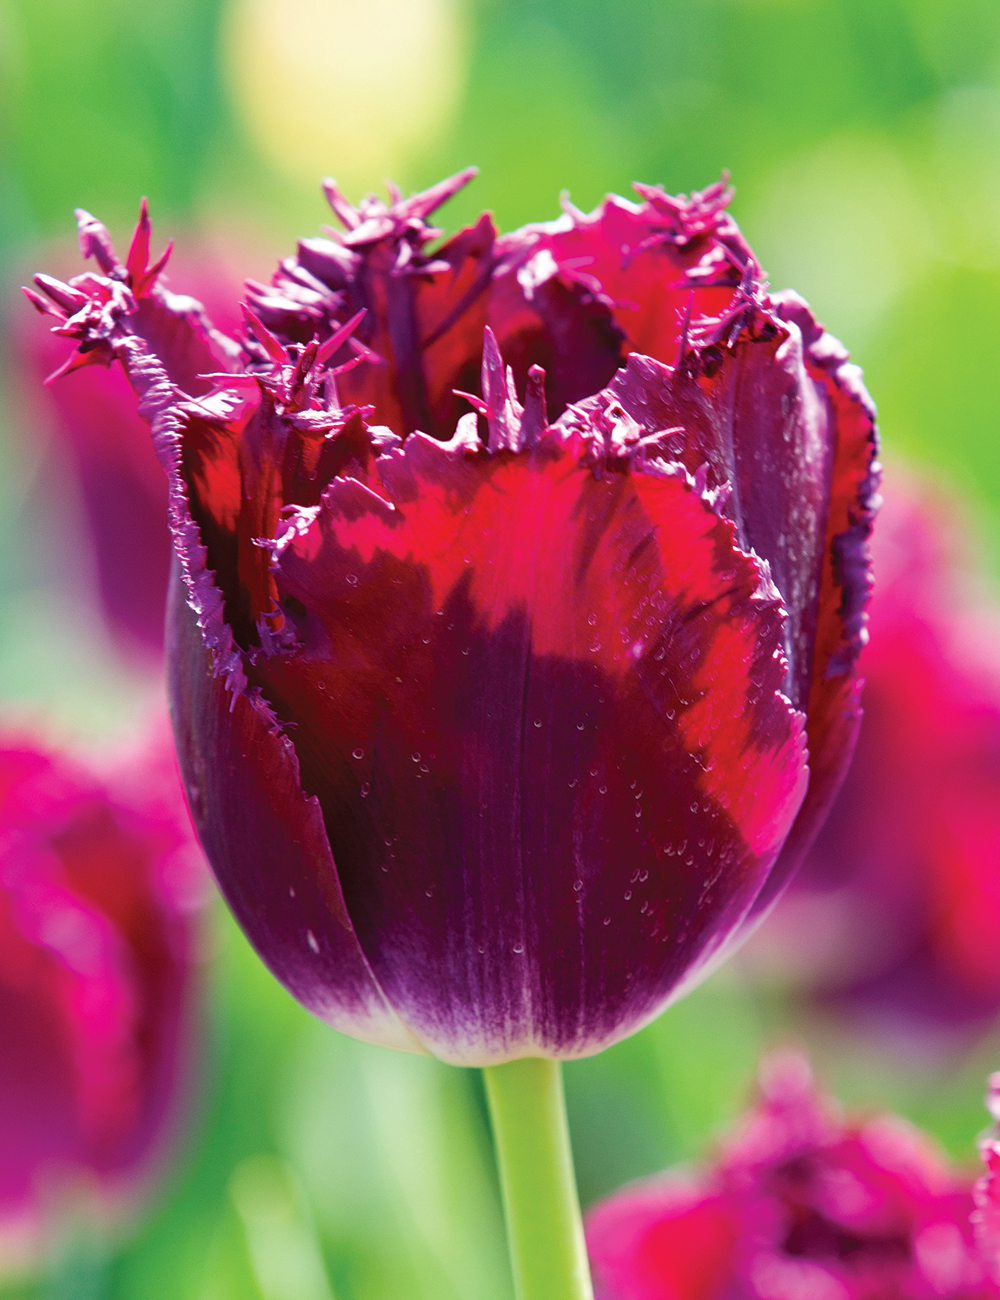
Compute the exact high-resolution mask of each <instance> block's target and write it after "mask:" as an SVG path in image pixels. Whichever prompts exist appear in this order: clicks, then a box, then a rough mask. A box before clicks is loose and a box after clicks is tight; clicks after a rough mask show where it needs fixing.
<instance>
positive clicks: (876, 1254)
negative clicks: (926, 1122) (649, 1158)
mask: <svg viewBox="0 0 1000 1300" xmlns="http://www.w3.org/2000/svg"><path fill="white" fill-rule="evenodd" d="M970 1183H971V1180H970V1179H966V1178H963V1177H962V1176H961V1175H960V1174H958V1173H957V1172H954V1171H952V1170H951V1169H949V1168H948V1166H947V1165H946V1163H945V1161H944V1159H943V1158H942V1156H941V1155H940V1154H939V1153H938V1152H937V1151H936V1149H935V1148H934V1146H933V1145H932V1144H931V1142H930V1140H929V1139H928V1138H926V1137H925V1136H924V1135H923V1134H921V1133H920V1132H918V1131H917V1130H916V1129H914V1128H911V1127H910V1126H909V1125H908V1124H906V1123H905V1122H904V1121H903V1120H901V1119H899V1118H897V1117H896V1116H892V1115H876V1116H871V1117H867V1118H863V1119H854V1120H844V1119H843V1118H842V1117H841V1115H840V1114H839V1113H838V1111H837V1109H836V1108H835V1107H833V1106H832V1105H831V1104H830V1103H829V1102H827V1101H825V1100H824V1099H822V1098H821V1097H819V1096H818V1095H817V1093H816V1091H815V1089H814V1087H813V1085H812V1081H811V1078H810V1074H809V1068H808V1066H807V1065H806V1063H805V1061H804V1060H803V1059H802V1058H801V1057H799V1056H797V1055H795V1054H791V1053H789V1054H781V1055H778V1056H775V1057H773V1058H771V1059H770V1060H769V1061H767V1062H765V1065H764V1068H763V1071H762V1076H761V1097H760V1100H759V1101H758V1103H757V1105H756V1106H755V1108H754V1109H752V1110H751V1111H750V1112H749V1114H748V1115H747V1116H745V1117H744V1119H743V1120H742V1122H741V1124H740V1126H739V1128H738V1129H737V1131H736V1133H735V1134H733V1135H731V1136H730V1137H729V1138H728V1139H727V1140H726V1141H725V1142H724V1144H723V1146H722V1149H721V1151H720V1152H719V1153H718V1155H717V1157H716V1159H715V1161H714V1162H713V1164H712V1165H711V1166H709V1167H704V1168H700V1169H694V1170H692V1169H685V1170H678V1171H677V1172H676V1173H672V1174H667V1175H665V1176H662V1177H660V1178H657V1179H652V1180H649V1181H648V1182H645V1183H638V1184H635V1185H634V1186H632V1187H626V1188H623V1189H622V1190H621V1191H619V1192H616V1193H615V1194H614V1195H613V1196H611V1197H610V1198H609V1199H608V1200H607V1201H605V1202H603V1203H602V1204H600V1205H598V1206H597V1207H596V1208H595V1209H594V1210H592V1211H591V1213H590V1215H589V1222H588V1229H587V1241H588V1245H589V1248H590V1256H591V1261H592V1264H593V1269H594V1278H595V1286H596V1295H597V1300H806V1297H808V1300H930V1298H931V1297H936V1300H996V1297H998V1296H1000V1287H998V1286H997V1285H996V1283H995V1282H994V1281H993V1279H992V1276H991V1271H990V1257H989V1253H988V1248H989V1245H992V1248H993V1250H994V1252H995V1249H996V1246H995V1240H994V1239H995V1236H996V1229H995V1225H992V1221H990V1225H991V1226H987V1222H986V1219H981V1222H980V1223H979V1224H977V1231H976V1235H975V1236H974V1233H973V1225H972V1223H971V1222H970V1215H971V1213H972V1211H973V1192H972V1189H971V1186H970ZM975 1194H976V1200H977V1202H978V1203H979V1205H980V1206H981V1207H982V1206H984V1205H986V1204H987V1202H988V1200H989V1197H990V1196H991V1195H992V1192H991V1191H989V1190H988V1189H987V1188H986V1186H985V1180H984V1183H982V1184H980V1185H979V1186H978V1187H977V1190H976V1193H975ZM988 1212H989V1213H992V1211H991V1210H990V1211H988ZM991 1234H992V1235H991ZM977 1238H978V1239H977Z"/></svg>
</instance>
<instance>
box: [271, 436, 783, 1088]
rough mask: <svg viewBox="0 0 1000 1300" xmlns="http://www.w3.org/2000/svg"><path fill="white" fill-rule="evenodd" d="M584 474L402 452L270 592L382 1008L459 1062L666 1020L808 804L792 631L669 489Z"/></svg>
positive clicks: (561, 439) (529, 455) (283, 711)
mask: <svg viewBox="0 0 1000 1300" xmlns="http://www.w3.org/2000/svg"><path fill="white" fill-rule="evenodd" d="M585 453H586V447H585V445H584V442H583V440H582V439H581V438H580V437H579V436H578V435H577V434H562V433H560V431H558V430H556V431H553V432H552V433H550V435H548V436H547V438H546V439H544V440H543V442H542V444H541V445H540V447H539V448H538V449H536V450H535V451H532V452H526V453H522V454H520V455H516V456H513V455H510V454H509V453H501V454H499V455H497V456H494V457H487V456H486V455H485V454H477V453H475V452H472V453H470V452H469V450H468V449H461V448H459V447H457V446H456V447H455V448H446V447H444V446H442V445H441V444H440V443H436V442H434V441H433V440H431V439H429V438H426V437H424V436H423V435H413V436H411V438H410V439H408V440H407V442H406V443H405V444H404V446H403V448H402V449H400V450H398V451H396V452H393V453H391V454H390V455H388V456H386V457H382V458H380V459H379V460H377V461H375V462H374V467H373V468H374V474H373V481H372V483H371V486H365V485H363V484H361V483H360V482H358V481H356V480H343V479H341V480H338V481H336V482H335V483H334V484H333V485H332V486H331V488H330V489H329V490H328V492H327V494H326V497H325V498H324V502H323V505H322V507H321V510H320V512H319V515H318V516H317V517H316V518H314V519H313V521H312V523H311V524H309V523H308V522H306V524H305V525H304V526H303V527H302V528H300V529H296V530H294V533H293V534H292V535H291V536H290V537H289V539H288V540H287V542H286V544H285V546H284V549H283V551H282V554H281V556H280V559H279V561H278V565H277V570H276V581H277V585H278V589H279V593H280V599H281V602H282V608H283V609H284V610H285V612H286V615H287V617H288V618H289V620H290V622H292V623H294V624H295V627H296V631H297V634H298V636H299V639H300V645H301V649H300V650H298V651H297V652H296V653H294V654H291V655H289V654H279V655H276V656H272V657H267V658H263V657H261V658H258V660H257V662H256V664H255V666H254V667H253V669H252V670H251V680H252V681H254V682H256V683H259V684H260V686H261V687H262V689H263V691H264V694H265V696H266V698H267V699H268V701H269V702H270V703H271V704H272V706H273V707H274V708H275V711H276V713H277V715H278V717H279V718H282V719H287V720H289V721H291V720H293V719H294V720H295V728H294V731H293V732H292V735H293V737H294V744H295V749H296V752H297V754H298V757H299V760H300V763H301V765H302V776H303V786H304V788H305V789H306V790H307V791H308V792H309V793H310V794H313V795H315V796H316V797H317V798H318V799H319V802H320V804H321V806H322V808H323V814H324V818H325V823H326V830H327V835H328V836H329V840H330V845H331V847H332V850H333V855H334V858H335V860H336V861H337V863H338V868H339V871H340V878H341V882H342V885H343V890H344V898H345V900H346V903H347V908H348V911H349V913H350V916H351V920H352V921H353V923H354V927H355V930H356V933H357V935H358V938H359V941H360V943H361V945H362V948H363V949H364V950H365V953H366V955H367V956H368V959H369V961H370V962H371V965H372V969H373V971H374V972H375V975H376V978H377V979H378V981H379V984H380V985H381V987H382V988H383V989H384V990H385V992H386V995H387V997H388V998H389V1000H390V1002H391V1003H392V1005H393V1006H394V1007H395V1008H396V1009H397V1010H398V1011H399V1013H400V1014H401V1015H402V1017H403V1018H404V1019H405V1020H406V1021H407V1023H408V1024H410V1025H412V1026H413V1027H414V1029H415V1032H416V1033H417V1034H418V1035H419V1037H420V1038H421V1040H422V1041H423V1042H425V1043H427V1044H428V1046H429V1047H430V1048H431V1050H433V1051H434V1052H435V1053H436V1054H437V1055H439V1056H442V1057H444V1058H445V1059H449V1060H454V1061H460V1062H463V1063H466V1064H476V1063H484V1062H488V1061H496V1060H503V1059H507V1058H509V1057H515V1056H519V1055H525V1054H528V1055H530V1054H540V1053H541V1054H547V1055H560V1056H575V1055H584V1054H587V1053H589V1052H593V1051H597V1050H599V1049H600V1048H601V1047H603V1046H605V1045H606V1044H607V1043H608V1042H610V1041H612V1040H613V1039H615V1038H617V1037H620V1036H621V1035H622V1034H623V1033H626V1032H629V1030H631V1029H634V1028H638V1027H639V1025H640V1024H641V1023H642V1022H644V1021H645V1020H646V1019H648V1018H650V1017H651V1016H653V1015H654V1014H656V1013H657V1012H658V1011H659V1010H661V1009H662V1007H663V1006H664V1005H665V1003H666V1001H667V1000H668V999H669V997H670V996H671V994H672V993H673V992H674V991H675V990H676V989H677V986H678V984H679V982H680V981H681V979H682V978H684V977H685V976H686V975H687V973H688V972H689V971H690V969H691V968H692V967H693V966H698V965H700V964H701V962H702V961H704V960H706V959H707V958H708V956H709V955H710V954H711V952H712V950H713V948H714V947H715V946H716V944H717V943H718V942H719V941H720V938H721V937H722V936H725V935H728V934H729V933H730V932H731V931H732V930H733V929H734V928H735V927H736V926H737V925H738V923H739V921H740V919H741V917H742V916H743V914H744V913H745V911H746V909H747V908H748V907H749V906H750V904H751V902H752V900H753V898H754V897H755V896H756V894H757V892H758V891H759V889H760V886H761V884H762V883H763V880H764V878H765V876H766V873H767V871H768V870H769V868H770V866H771V863H772V862H773V860H774V857H775V855H776V853H777V851H778V848H779V847H780V844H781V842H782V840H783V838H784V836H785V834H786V832H787V829H788V826H789V825H790V823H791V821H792V819H793V817H794V816H795V813H796V811H797V809H798V806H799V803H800V801H801V799H802V795H803V792H804V787H805V783H806V768H805V753H804V741H803V736H802V720H801V717H800V716H799V715H798V714H796V713H795V712H794V711H793V710H792V708H791V707H790V705H789V704H788V701H787V700H786V699H785V698H784V697H783V696H782V695H781V694H780V687H781V683H782V678H783V676H784V665H783V662H782V659H781V655H780V641H781V635H782V625H783V622H784V619H783V615H782V612H781V609H780V606H779V605H778V603H777V600H776V598H775V595H774V591H773V588H772V587H770V585H769V584H767V583H766V582H765V581H764V580H763V578H762V573H761V570H760V568H759V566H758V565H757V564H756V563H755V562H754V561H753V559H752V558H751V557H749V556H747V555H746V554H744V553H743V552H741V551H740V550H739V549H738V547H737V546H736V545H735V541H734V533H733V528H732V525H731V524H729V523H728V522H727V521H725V520H722V519H720V518H719V517H718V515H717V514H716V513H715V512H714V510H713V509H712V507H711V505H710V503H709V502H708V501H707V500H705V499H704V498H703V497H702V496H701V494H700V493H699V492H698V490H697V489H696V488H695V486H694V485H693V484H692V482H691V481H690V480H689V479H688V477H687V476H686V475H685V474H684V472H683V470H682V469H680V468H677V467H675V468H674V470H669V469H667V468H665V467H663V466H649V467H648V468H647V470H646V471H644V472H641V471H640V470H639V469H638V468H637V470H636V472H634V473H632V472H629V471H627V470H626V469H624V467H623V468H622V469H620V470H618V471H608V472H604V473H601V472H598V471H596V470H595V469H594V468H593V467H592V466H591V465H589V464H586V463H584V462H585V460H586V455H585ZM297 611H298V612H297ZM723 721H724V725H722V726H720V724H722V723H723ZM706 862H707V863H708V864H709V865H708V870H707V871H706V870H705V869H704V864H705V863H706Z"/></svg>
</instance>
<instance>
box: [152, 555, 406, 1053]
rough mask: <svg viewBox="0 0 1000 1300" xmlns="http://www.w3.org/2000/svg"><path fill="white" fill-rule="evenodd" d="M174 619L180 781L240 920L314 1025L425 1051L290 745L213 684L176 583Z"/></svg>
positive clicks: (254, 704)
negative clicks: (355, 908) (366, 928)
mask: <svg viewBox="0 0 1000 1300" xmlns="http://www.w3.org/2000/svg"><path fill="white" fill-rule="evenodd" d="M169 620H170V621H169V624H168V643H169V644H170V645H171V647H172V650H173V654H172V656H171V660H170V665H171V673H170V679H171V680H170V696H171V709H172V716H173V721H174V735H175V740H176V743H177V754H178V759H179V762H180V767H181V775H182V777H183V780H184V786H185V790H186V792H187V796H188V803H189V806H190V809H191V815H192V819H193V820H194V823H195V828H196V830H197V831H198V835H199V838H200V840H201V842H202V845H203V846H204V849H205V852H206V854H207V855H208V858H209V860H210V861H211V863H212V868H213V870H214V872H215V875H216V878H217V880H218V882H219V886H220V888H221V889H222V892H223V894H224V895H225V897H226V901H227V902H228V903H229V906H230V907H231V908H232V910H233V913H234V914H235V916H236V918H237V920H238V921H239V923H240V925H241V926H242V927H243V929H244V930H245V932H246V934H247V935H248V937H249V939H250V941H251V943H253V945H254V946H255V947H256V949H257V951H258V952H259V953H260V954H261V956H262V957H263V959H264V961H265V962H266V963H267V964H268V966H269V967H270V969H271V971H272V972H273V974H274V975H275V976H276V977H277V979H279V980H280V981H281V982H282V984H284V985H285V987H286V988H287V989H288V990H289V991H290V992H291V993H292V995H293V996H294V997H296V998H298V1000H299V1001H300V1002H301V1003H302V1004H303V1006H305V1007H308V1009H309V1010H310V1011H312V1012H313V1013H314V1014H315V1015H317V1016H319V1017H320V1018H321V1019H323V1020H326V1021H327V1022H328V1023H329V1024H331V1025H333V1026H334V1028H336V1029H340V1030H342V1031H343V1032H344V1033H347V1034H351V1035H353V1036H354V1037H355V1038H361V1039H364V1040H365V1041H366V1042H372V1043H381V1044H383V1045H384V1046H387V1047H395V1048H399V1049H401V1050H404V1051H421V1050H422V1049H421V1046H420V1044H419V1043H418V1042H417V1041H416V1039H415V1038H414V1037H413V1036H412V1035H411V1034H410V1033H409V1032H408V1031H407V1029H406V1028H405V1027H404V1026H403V1025H402V1024H401V1023H400V1021H399V1019H398V1017H397V1016H396V1015H395V1014H394V1013H393V1011H392V1010H391V1008H390V1007H389V1006H388V1005H387V1003H386V1001H385V998H384V997H383V996H382V993H381V991H380V990H379V988H378V985H377V984H376V983H375V980H374V979H373V978H372V974H371V971H370V969H369V967H368V963H367V962H366V961H365V958H364V956H363V954H362V952H361V949H360V947H359V946H358V941H357V938H356V937H355V934H354V931H353V928H352V926H351V922H350V919H349V917H348V915H347V910H346V908H345V906H344V901H343V897H342V894H341V890H340V884H339V881H338V879H337V871H336V868H335V866H334V864H333V859H332V857H331V856H330V846H329V843H328V842H327V838H326V833H325V831H324V829H323V820H322V816H321V814H320V810H319V807H318V806H317V804H316V801H315V800H313V799H307V798H305V796H304V795H303V794H302V790H301V787H300V785H299V777H298V763H297V761H296V758H295V753H294V750H293V748H292V744H291V741H290V740H289V739H288V738H287V737H286V736H283V735H282V734H281V733H280V731H279V730H278V728H277V727H276V725H275V723H274V719H273V717H272V716H271V715H270V713H269V710H268V709H267V706H266V705H265V704H264V703H263V702H262V701H261V700H260V699H258V698H256V697H254V696H252V695H249V694H246V693H238V694H233V693H231V692H230V691H229V690H227V689H226V686H225V684H224V681H223V679H222V677H220V676H217V675H215V674H213V672H212V668H211V663H210V662H209V655H208V653H207V652H206V649H205V645H204V641H203V637H202V633H201V631H200V629H199V628H198V625H197V621H196V617H195V615H194V613H193V611H192V610H191V608H190V606H189V605H188V603H187V601H186V600H185V593H184V588H183V584H182V583H181V582H180V580H179V577H178V576H177V575H176V574H175V576H174V579H173V582H172V585H171V598H170V604H169ZM235 828H238V830H236V831H235V833H234V830H235Z"/></svg>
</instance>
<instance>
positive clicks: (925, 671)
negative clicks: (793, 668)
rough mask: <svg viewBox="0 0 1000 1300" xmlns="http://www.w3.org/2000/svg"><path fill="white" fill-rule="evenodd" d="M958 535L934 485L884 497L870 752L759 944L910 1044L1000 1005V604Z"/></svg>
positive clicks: (864, 744)
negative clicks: (967, 559) (965, 557)
mask: <svg viewBox="0 0 1000 1300" xmlns="http://www.w3.org/2000/svg"><path fill="white" fill-rule="evenodd" d="M954 534H955V528H954V523H953V521H952V520H951V519H950V518H948V516H947V514H946V512H945V511H944V509H943V506H942V503H941V502H940V501H938V500H936V499H935V497H934V496H933V495H932V494H930V493H929V492H927V491H926V490H924V491H923V492H921V491H920V490H918V489H917V488H916V487H915V486H911V488H910V490H909V491H907V490H905V489H904V488H902V487H900V488H897V489H896V490H894V492H892V493H890V494H889V495H888V497H887V500H886V504H885V507H884V512H883V515H882V517H881V519H880V524H879V529H878V532H877V534H876V539H875V546H874V567H875V575H876V587H875V597H874V599H873V602H872V608H871V625H872V628H873V631H874V635H873V637H872V643H871V645H870V647H869V648H868V649H867V650H866V651H865V653H864V655H863V656H862V662H861V667H862V671H863V673H864V675H865V678H866V681H867V685H866V687H865V721H864V723H863V725H862V728H861V735H860V739H859V741H858V747H857V751H856V753H855V756H854V760H853V762H852V765H851V768H850V770H849V772H848V775H847V778H846V780H845V782H844V785H843V787H842V789H841V792H840V795H839V796H838V798H837V801H836V803H835V804H834V807H833V809H832V811H831V813H830V816H829V818H828V819H827V822H826V824H825V825H824V827H823V829H822V830H821V831H820V834H819V836H818V838H817V839H816V842H815V844H814V845H813V848H812V849H811V851H810V853H809V855H808V856H807V858H806V861H805V863H804V864H803V866H802V869H801V871H800V872H799V875H798V876H797V878H796V880H795V883H794V885H793V887H792V889H791V890H790V891H789V893H788V894H787V895H786V896H785V898H784V899H783V900H782V902H781V904H780V905H779V908H778V909H777V911H776V913H775V914H774V916H772V917H771V919H770V920H769V922H768V924H767V926H765V928H764V930H763V931H762V932H761V934H760V935H759V937H758V938H757V939H755V941H754V945H753V948H752V955H753V956H755V957H756V958H757V959H758V960H759V961H760V962H761V963H765V964H766V963H768V962H772V963H773V962H776V963H778V965H779V966H780V967H781V968H782V969H783V970H785V971H786V973H790V977H791V978H792V980H793V981H794V983H795V984H796V985H797V986H798V987H799V988H800V989H801V990H803V991H805V992H807V993H809V994H811V995H812V996H814V997H817V998H819V999H821V1000H822V1002H823V1003H824V1005H827V1006H829V1007H832V1008H834V1009H837V1010H838V1011H840V1012H848V1013H850V1014H851V1015H853V1016H855V1017H860V1018H861V1019H862V1021H863V1022H867V1023H868V1024H869V1025H870V1026H871V1027H872V1028H874V1029H875V1030H877V1032H878V1033H879V1034H880V1035H885V1034H886V1033H892V1034H895V1035H896V1036H901V1037H902V1038H903V1039H904V1041H908V1039H909V1038H910V1037H912V1035H913V1034H914V1033H915V1032H921V1033H924V1034H926V1033H928V1032H931V1031H933V1032H935V1033H937V1034H948V1033H950V1032H951V1031H955V1030H958V1031H960V1032H961V1031H964V1032H968V1031H969V1030H972V1029H975V1028H977V1027H980V1028H981V1027H982V1025H983V1023H984V1021H986V1020H988V1019H990V1018H992V1017H993V1016H995V1015H996V1013H997V1011H998V1010H1000V875H998V871H997V866H998V863H1000V812H998V810H1000V661H998V658H997V649H996V647H997V644H998V637H1000V607H998V606H997V605H996V604H995V603H991V602H990V601H989V600H988V599H986V598H984V596H983V594H982V592H981V591H974V590H973V592H970V591H969V590H968V588H969V585H970V584H969V578H968V573H967V572H964V571H963V567H964V566H963V564H962V563H961V562H960V561H959V558H958V557H957V556H956V554H955V549H956V548H955V545H954ZM963 587H964V588H965V590H963Z"/></svg>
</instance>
